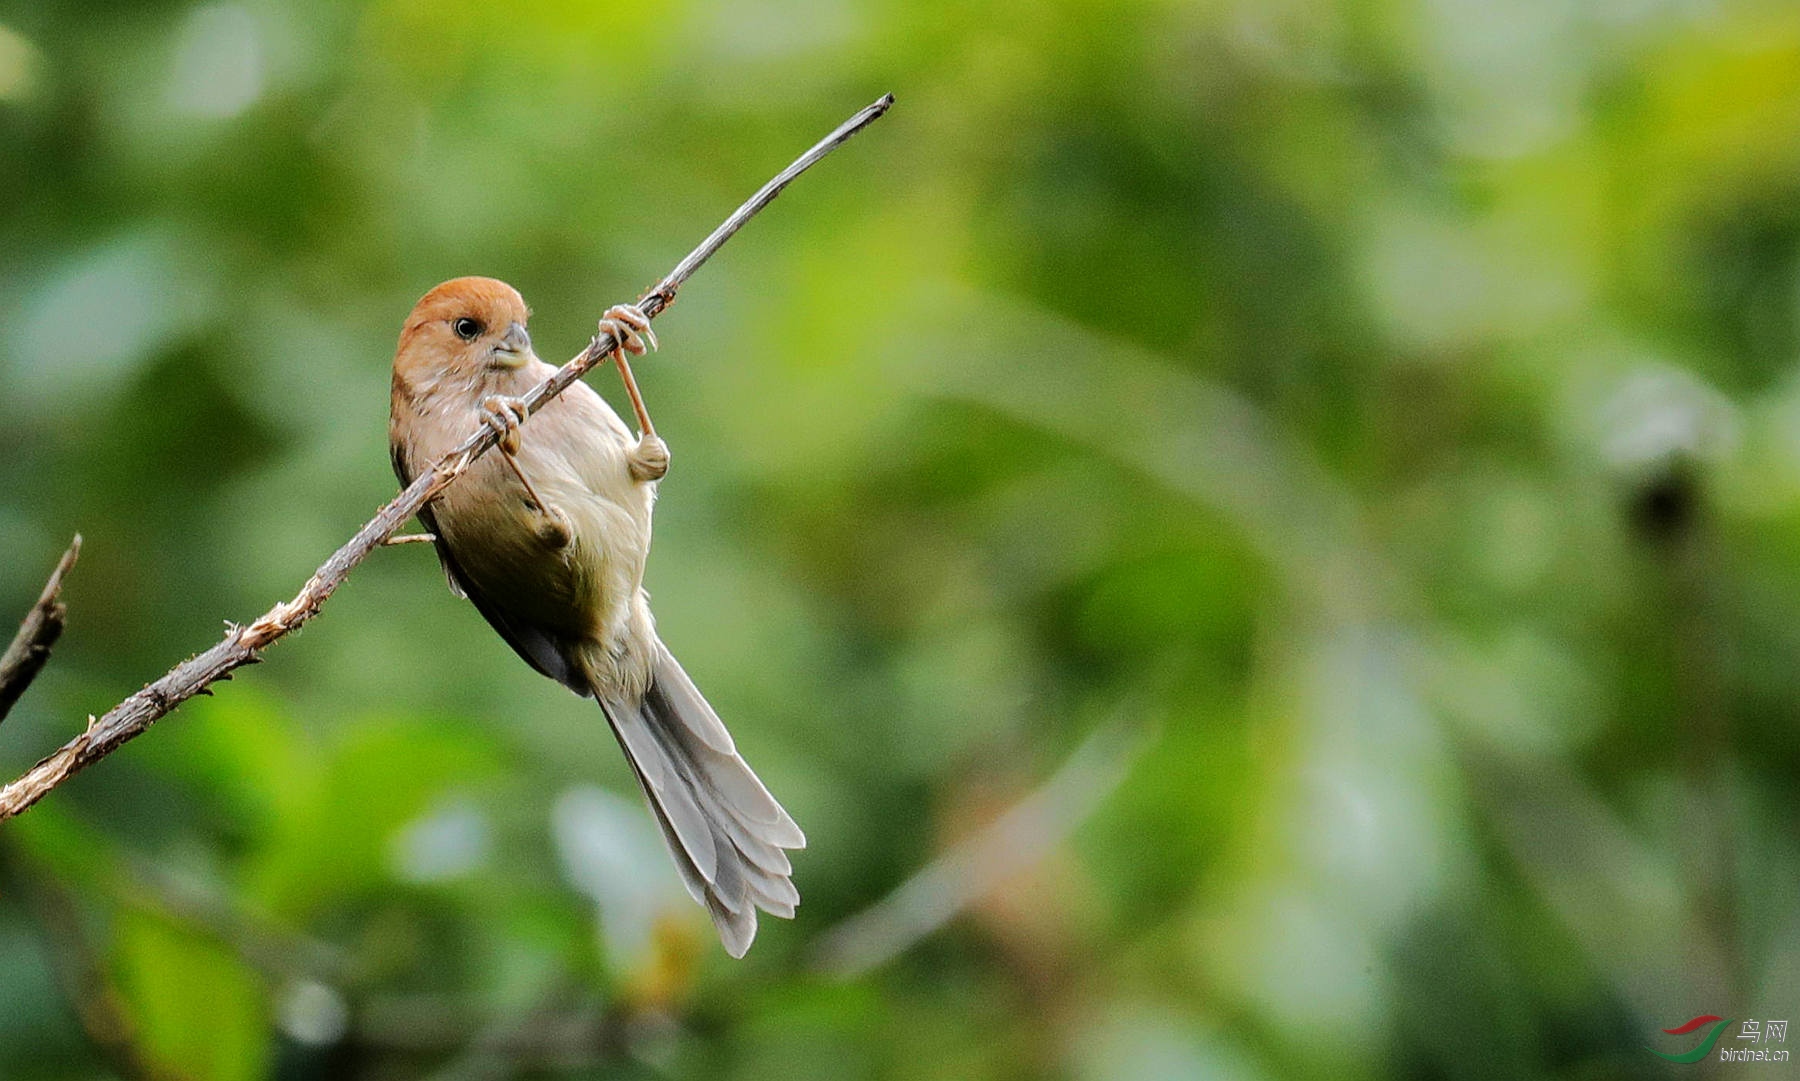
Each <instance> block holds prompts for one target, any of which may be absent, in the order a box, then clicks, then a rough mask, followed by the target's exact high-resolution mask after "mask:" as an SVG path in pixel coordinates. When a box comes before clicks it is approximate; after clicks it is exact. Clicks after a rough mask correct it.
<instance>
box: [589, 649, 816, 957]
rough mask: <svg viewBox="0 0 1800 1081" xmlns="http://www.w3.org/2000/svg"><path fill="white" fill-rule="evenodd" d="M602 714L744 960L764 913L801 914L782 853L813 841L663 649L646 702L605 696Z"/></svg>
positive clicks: (687, 878)
mask: <svg viewBox="0 0 1800 1081" xmlns="http://www.w3.org/2000/svg"><path fill="white" fill-rule="evenodd" d="M596 697H600V696H596ZM600 705H601V708H602V709H604V710H605V711H606V719H607V721H608V722H609V723H611V725H612V730H613V734H614V735H616V736H618V737H619V745H620V746H622V747H623V748H624V749H625V757H626V758H627V759H628V760H630V762H631V768H632V770H633V771H634V772H635V773H636V774H637V778H638V782H639V783H640V784H641V785H643V788H644V794H645V795H646V796H648V797H649V798H650V809H651V811H653V812H654V813H655V815H656V822H657V825H659V826H661V827H662V834H663V840H664V841H666V842H667V843H668V846H669V853H670V855H672V856H673V857H674V859H675V867H676V869H677V870H679V871H680V872H681V880H682V882H684V883H685V884H686V885H687V888H688V892H689V893H691V894H693V895H694V900H696V901H699V902H700V903H701V904H703V905H705V906H706V908H707V911H708V912H710V913H712V919H713V923H714V924H715V925H716V926H717V927H718V929H719V938H720V939H721V940H722V941H723V942H724V944H725V950H726V952H728V953H730V954H731V955H732V956H733V957H742V956H743V955H744V953H745V952H746V951H747V950H749V949H750V943H751V941H752V940H753V939H754V938H755V937H756V910H757V909H759V908H760V909H762V910H763V911H764V912H768V913H771V914H773V915H776V916H782V917H789V918H791V917H792V916H793V915H794V906H795V905H797V904H799V903H800V893H799V891H798V890H796V889H794V884H793V882H792V881H791V880H790V879H789V877H788V876H789V875H790V874H791V873H792V871H793V867H792V865H791V864H790V863H789V862H788V857H787V853H786V852H784V851H783V849H795V848H805V847H806V835H805V834H804V833H801V832H800V827H799V826H797V825H795V824H794V820H793V819H792V818H790V817H788V813H787V812H786V811H784V810H782V807H781V804H779V803H777V802H775V797H774V796H771V795H770V794H769V790H768V789H767V788H765V787H763V783H762V782H761V781H760V780H758V779H757V777H756V774H755V773H753V772H751V769H750V766H749V764H748V763H746V762H745V761H744V759H743V757H742V756H741V755H739V754H738V753H737V747H736V746H735V745H734V744H733V743H732V740H731V734H730V733H729V732H727V731H726V730H725V725H724V723H723V722H722V721H720V720H719V715H718V714H717V713H714V712H713V708H712V707H711V706H709V705H707V704H706V699H704V698H702V697H701V696H700V692H699V691H698V690H697V689H696V688H695V687H694V682H693V680H690V679H689V678H688V676H687V673H686V672H683V671H682V670H681V665H679V664H677V663H676V662H675V658H674V657H673V656H671V655H670V653H669V651H668V649H667V648H666V647H664V646H663V645H662V643H660V642H658V643H657V645H656V657H655V660H654V662H653V665H652V669H651V681H650V689H649V691H648V692H646V693H645V695H644V698H643V701H641V702H637V703H631V702H621V701H619V700H617V699H616V698H614V699H608V698H605V697H600Z"/></svg>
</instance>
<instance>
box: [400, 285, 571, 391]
mask: <svg viewBox="0 0 1800 1081" xmlns="http://www.w3.org/2000/svg"><path fill="white" fill-rule="evenodd" d="M530 318H531V311H530V309H528V308H526V307H525V298H523V297H521V296H520V295H519V291H518V290H517V289H514V288H513V287H512V286H510V285H508V284H506V283H505V282H503V281H496V280H495V279H493V278H452V279H451V280H450V281H447V282H445V283H443V284H442V285H439V286H437V287H436V288H434V289H433V290H431V292H429V293H426V294H425V295H424V296H423V297H422V298H420V300H419V303H418V304H416V305H414V306H413V310H412V314H411V315H408V316H407V317H406V325H405V326H404V327H403V328H401V331H400V347H399V349H398V350H397V351H396V352H395V354H394V374H395V375H396V376H404V377H408V378H413V377H434V378H435V377H441V376H445V375H451V374H454V375H459V376H462V377H464V378H466V379H469V380H470V381H473V382H479V381H481V380H482V379H483V378H484V377H486V376H487V375H489V374H490V373H494V372H497V371H513V370H516V369H518V368H521V367H523V366H524V365H525V364H527V363H528V362H530V361H531V360H533V359H535V358H536V354H534V353H533V352H532V351H531V335H530V334H528V333H526V330H525V323H526V321H527V320H529V319H530Z"/></svg>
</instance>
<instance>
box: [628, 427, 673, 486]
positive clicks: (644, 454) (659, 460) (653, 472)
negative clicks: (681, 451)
mask: <svg viewBox="0 0 1800 1081" xmlns="http://www.w3.org/2000/svg"><path fill="white" fill-rule="evenodd" d="M625 465H626V467H627V468H628V469H630V470H631V478H632V479H633V480H635V481H638V482H639V483H647V482H649V481H653V480H661V479H663V477H664V476H665V475H667V473H668V472H669V445H668V444H667V443H664V442H663V441H662V439H661V438H660V437H658V436H656V435H646V436H644V437H643V438H641V439H639V440H638V441H637V446H635V447H632V448H631V452H630V453H629V454H627V455H626V458H625Z"/></svg>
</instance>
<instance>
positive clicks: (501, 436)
mask: <svg viewBox="0 0 1800 1081" xmlns="http://www.w3.org/2000/svg"><path fill="white" fill-rule="evenodd" d="M481 408H482V416H481V421H482V423H483V424H486V425H487V426H488V427H489V428H492V429H493V430H494V440H495V443H496V445H497V446H499V448H500V450H501V451H502V452H503V453H505V454H507V455H514V454H517V453H519V444H520V439H521V438H522V433H521V432H520V431H519V425H521V424H523V423H525V418H526V417H527V416H529V415H530V414H528V413H527V412H526V411H525V402H524V400H523V399H520V398H508V397H504V396H501V395H498V394H496V395H494V396H493V397H491V398H488V399H487V400H486V401H484V402H482V403H481Z"/></svg>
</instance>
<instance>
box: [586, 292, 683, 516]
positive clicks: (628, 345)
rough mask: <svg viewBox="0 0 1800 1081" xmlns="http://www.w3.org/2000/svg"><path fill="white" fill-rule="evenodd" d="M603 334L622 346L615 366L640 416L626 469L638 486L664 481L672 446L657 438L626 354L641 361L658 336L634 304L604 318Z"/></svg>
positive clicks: (611, 310) (616, 308)
mask: <svg viewBox="0 0 1800 1081" xmlns="http://www.w3.org/2000/svg"><path fill="white" fill-rule="evenodd" d="M600 333H601V334H603V335H605V334H610V335H612V339H613V341H615V342H618V343H619V344H618V346H617V347H616V348H615V349H614V350H613V354H612V358H613V363H614V364H616V365H618V367H619V379H620V380H621V381H623V382H624V384H625V393H626V395H627V396H628V397H630V399H631V408H632V410H633V411H634V412H636V413H637V422H638V441H637V446H635V447H633V448H631V451H630V453H628V454H627V455H626V458H625V464H626V467H627V468H629V469H630V470H631V476H632V478H633V479H634V480H637V481H639V482H647V481H653V480H661V479H662V478H663V476H664V474H666V473H668V471H669V445H668V444H667V443H664V442H663V441H662V439H661V438H660V437H658V436H657V434H656V425H654V424H652V423H651V422H650V411H649V410H648V409H645V408H644V396H643V395H642V394H640V393H638V385H637V380H636V379H635V378H633V377H632V374H631V364H630V363H629V362H627V361H626V359H625V354H627V353H630V354H631V355H632V356H640V357H641V356H643V355H644V354H645V353H646V352H648V351H650V350H651V349H655V348H656V332H655V331H653V330H651V329H650V317H649V316H647V315H645V314H644V313H643V312H642V311H641V310H640V309H639V308H638V307H637V305H635V304H617V305H614V306H613V307H611V308H608V309H606V314H605V315H603V316H601V318H600Z"/></svg>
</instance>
